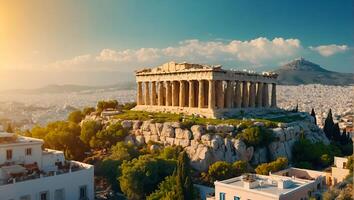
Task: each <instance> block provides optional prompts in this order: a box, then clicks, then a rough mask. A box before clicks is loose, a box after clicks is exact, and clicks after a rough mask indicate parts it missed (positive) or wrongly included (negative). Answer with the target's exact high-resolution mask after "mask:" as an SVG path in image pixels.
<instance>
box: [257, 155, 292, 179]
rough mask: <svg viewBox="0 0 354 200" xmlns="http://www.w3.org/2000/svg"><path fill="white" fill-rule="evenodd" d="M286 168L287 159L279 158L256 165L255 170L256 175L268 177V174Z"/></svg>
mask: <svg viewBox="0 0 354 200" xmlns="http://www.w3.org/2000/svg"><path fill="white" fill-rule="evenodd" d="M287 166H288V159H287V158H285V157H279V158H277V159H276V160H275V161H273V162H270V163H263V164H261V165H258V166H257V168H256V169H255V170H256V173H257V174H262V175H268V174H269V172H277V171H280V170H282V169H285V168H286V167H287Z"/></svg>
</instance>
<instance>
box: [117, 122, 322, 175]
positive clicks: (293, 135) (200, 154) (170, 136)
mask: <svg viewBox="0 0 354 200" xmlns="http://www.w3.org/2000/svg"><path fill="white" fill-rule="evenodd" d="M121 124H122V126H123V127H124V128H127V129H129V130H130V132H131V134H130V135H129V136H127V138H126V142H131V143H133V144H135V145H145V144H147V143H148V142H149V141H153V142H156V143H160V144H161V145H163V146H170V145H180V146H182V147H183V148H184V149H185V150H186V151H187V153H188V155H189V156H190V159H191V165H192V167H194V168H195V169H196V170H199V171H204V170H207V169H208V167H209V165H210V164H212V163H214V162H216V161H220V160H221V161H227V162H234V161H237V160H245V161H248V162H250V163H252V164H254V165H257V164H259V163H264V162H269V161H270V160H274V159H276V158H277V157H279V156H284V157H287V158H288V159H290V160H291V158H292V154H291V149H292V146H293V145H294V143H295V142H296V141H297V140H299V139H300V137H301V135H303V136H304V137H305V138H307V139H309V140H311V141H314V142H317V141H321V142H323V143H325V144H328V143H329V141H328V140H327V138H326V137H325V135H324V133H323V131H322V130H321V129H319V128H318V127H317V126H316V125H315V124H313V123H312V122H311V120H304V121H299V122H293V123H279V124H278V127H276V128H272V129H271V130H272V131H273V132H274V135H275V137H276V139H275V141H274V142H272V143H271V144H269V145H268V147H263V148H255V147H253V146H249V147H247V146H246V144H245V143H244V142H243V141H242V140H241V139H235V136H236V135H237V134H238V133H239V132H240V128H239V127H238V126H233V125H228V124H221V125H193V126H192V127H191V128H190V129H187V128H182V127H181V123H179V122H165V123H154V122H152V121H135V120H133V121H129V120H123V121H121ZM253 125H254V126H264V123H262V122H257V121H254V122H253Z"/></svg>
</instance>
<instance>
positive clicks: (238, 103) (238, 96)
mask: <svg viewBox="0 0 354 200" xmlns="http://www.w3.org/2000/svg"><path fill="white" fill-rule="evenodd" d="M234 98H236V99H235V104H236V105H235V107H236V108H241V104H242V98H241V83H240V81H236V86H235V97H234Z"/></svg>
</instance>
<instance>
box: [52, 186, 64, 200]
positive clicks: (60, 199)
mask: <svg viewBox="0 0 354 200" xmlns="http://www.w3.org/2000/svg"><path fill="white" fill-rule="evenodd" d="M54 200H64V189H58V190H55V191H54Z"/></svg>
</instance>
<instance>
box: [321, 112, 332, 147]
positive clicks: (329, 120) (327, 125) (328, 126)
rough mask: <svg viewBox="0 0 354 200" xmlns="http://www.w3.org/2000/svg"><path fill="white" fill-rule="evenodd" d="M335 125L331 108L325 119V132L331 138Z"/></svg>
mask: <svg viewBox="0 0 354 200" xmlns="http://www.w3.org/2000/svg"><path fill="white" fill-rule="evenodd" d="M333 126H334V122H333V117H332V109H329V111H328V114H327V118H326V120H325V124H324V126H323V131H324V132H325V134H326V136H327V138H328V139H329V140H332V139H333Z"/></svg>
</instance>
